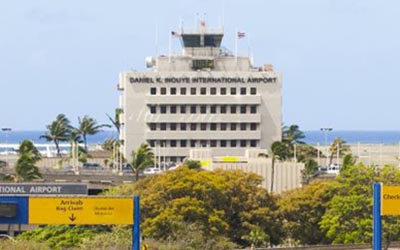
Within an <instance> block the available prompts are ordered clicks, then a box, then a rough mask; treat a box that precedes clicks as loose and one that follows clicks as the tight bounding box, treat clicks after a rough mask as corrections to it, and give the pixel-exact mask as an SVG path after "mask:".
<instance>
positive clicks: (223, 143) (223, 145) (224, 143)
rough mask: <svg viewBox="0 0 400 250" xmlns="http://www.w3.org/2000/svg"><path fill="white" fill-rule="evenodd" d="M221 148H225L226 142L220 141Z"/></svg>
mask: <svg viewBox="0 0 400 250" xmlns="http://www.w3.org/2000/svg"><path fill="white" fill-rule="evenodd" d="M221 147H222V148H225V147H226V141H225V140H221Z"/></svg>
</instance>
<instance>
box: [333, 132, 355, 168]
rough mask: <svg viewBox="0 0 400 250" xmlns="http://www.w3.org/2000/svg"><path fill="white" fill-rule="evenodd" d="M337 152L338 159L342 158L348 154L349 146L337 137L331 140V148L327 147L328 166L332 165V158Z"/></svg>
mask: <svg viewBox="0 0 400 250" xmlns="http://www.w3.org/2000/svg"><path fill="white" fill-rule="evenodd" d="M338 152H339V157H342V156H344V155H345V154H347V153H349V152H350V146H349V145H347V144H346V141H345V140H343V139H342V138H340V137H338V138H335V140H333V142H332V144H331V146H330V147H329V165H331V164H332V161H333V157H334V156H336V155H337V154H338Z"/></svg>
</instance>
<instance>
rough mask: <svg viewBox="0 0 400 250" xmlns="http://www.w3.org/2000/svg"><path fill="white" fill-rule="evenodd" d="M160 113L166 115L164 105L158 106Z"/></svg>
mask: <svg viewBox="0 0 400 250" xmlns="http://www.w3.org/2000/svg"><path fill="white" fill-rule="evenodd" d="M160 113H161V114H166V113H167V106H165V105H163V106H160Z"/></svg>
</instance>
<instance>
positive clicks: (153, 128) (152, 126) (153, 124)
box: [150, 123, 157, 131]
mask: <svg viewBox="0 0 400 250" xmlns="http://www.w3.org/2000/svg"><path fill="white" fill-rule="evenodd" d="M156 129H157V124H155V123H150V130H152V131H154V130H156Z"/></svg>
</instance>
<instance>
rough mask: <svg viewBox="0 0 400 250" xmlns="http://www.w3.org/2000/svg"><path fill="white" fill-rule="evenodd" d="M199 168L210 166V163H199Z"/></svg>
mask: <svg viewBox="0 0 400 250" xmlns="http://www.w3.org/2000/svg"><path fill="white" fill-rule="evenodd" d="M200 166H202V167H209V166H210V161H200Z"/></svg>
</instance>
